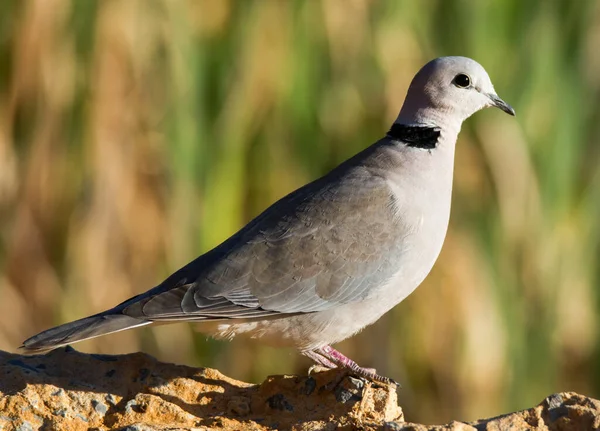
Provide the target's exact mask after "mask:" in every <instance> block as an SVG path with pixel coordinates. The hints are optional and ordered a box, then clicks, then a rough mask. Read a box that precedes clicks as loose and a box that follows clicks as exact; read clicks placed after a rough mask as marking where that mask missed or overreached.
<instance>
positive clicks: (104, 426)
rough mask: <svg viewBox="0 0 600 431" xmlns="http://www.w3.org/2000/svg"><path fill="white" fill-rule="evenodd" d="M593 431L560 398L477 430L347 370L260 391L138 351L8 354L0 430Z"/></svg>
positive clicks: (582, 408) (273, 383)
mask: <svg viewBox="0 0 600 431" xmlns="http://www.w3.org/2000/svg"><path fill="white" fill-rule="evenodd" d="M340 428H341V429H347V430H352V429H366V430H480V431H481V430H538V429H549V430H590V429H598V428H600V401H597V400H594V399H591V398H587V397H584V396H582V395H578V394H575V393H562V394H554V395H552V396H550V397H548V398H547V399H546V400H544V401H543V402H542V403H541V404H539V405H538V406H537V407H534V408H531V409H529V410H524V411H521V412H517V413H511V414H507V415H504V416H500V417H496V418H492V419H485V420H480V421H477V422H472V423H462V422H452V423H450V424H447V425H442V426H425V425H419V424H413V423H407V422H404V418H403V415H402V409H401V408H400V407H399V406H398V403H397V397H396V390H395V388H392V387H385V386H381V385H375V384H371V383H365V382H363V381H362V380H359V379H356V378H353V377H351V376H348V375H346V374H345V373H344V372H340V371H336V370H333V371H326V372H321V373H316V374H313V375H311V376H271V377H269V378H267V379H266V380H265V381H264V382H263V383H262V384H260V385H251V384H248V383H244V382H240V381H237V380H233V379H230V378H229V377H227V376H224V375H223V374H221V373H219V372H218V371H216V370H212V369H209V368H192V367H187V366H182V365H173V364H167V363H162V362H159V361H157V360H156V359H154V358H152V357H151V356H148V355H145V354H142V353H134V354H130V355H122V356H108V355H88V354H84V353H80V352H77V351H75V350H73V349H71V348H66V349H60V350H55V351H53V352H50V353H48V354H46V355H40V356H20V355H16V354H11V353H6V352H2V351H0V430H7V431H12V430H15V431H33V430H72V431H79V430H86V431H88V430H90V431H91V430H98V431H99V430H113V429H116V430H123V431H152V430H209V429H220V430H266V429H281V430H283V429H294V430H317V429H319V430H320V429H326V430H329V429H331V430H333V429H340Z"/></svg>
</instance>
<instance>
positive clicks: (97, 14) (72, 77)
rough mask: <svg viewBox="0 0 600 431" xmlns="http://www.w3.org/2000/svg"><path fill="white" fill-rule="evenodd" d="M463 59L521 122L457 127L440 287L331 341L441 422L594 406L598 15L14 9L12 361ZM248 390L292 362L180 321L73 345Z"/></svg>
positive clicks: (428, 6) (370, 126)
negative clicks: (219, 377) (167, 365)
mask: <svg viewBox="0 0 600 431" xmlns="http://www.w3.org/2000/svg"><path fill="white" fill-rule="evenodd" d="M442 55H466V56H470V57H473V58H475V59H476V60H478V61H479V62H480V63H482V64H483V65H484V66H485V67H486V69H487V70H488V72H489V74H490V76H491V78H492V80H493V82H494V83H495V86H496V90H497V91H498V94H499V95H500V96H501V97H503V98H504V99H505V100H507V101H508V102H509V103H511V104H512V105H513V106H514V107H515V109H516V111H517V115H518V116H517V118H516V119H515V118H512V117H509V116H507V115H505V114H503V113H502V112H500V111H498V110H487V111H484V112H481V113H478V114H476V115H475V116H474V117H473V118H472V119H470V120H469V121H467V123H466V124H465V125H464V127H463V132H462V133H461V135H460V138H459V142H458V147H457V155H456V172H455V183H454V196H453V210H452V217H451V224H450V230H449V233H448V236H447V239H446V242H445V245H444V249H443V251H442V254H441V256H440V259H439V260H438V263H437V265H436V266H435V268H434V270H433V271H432V273H431V275H430V276H429V277H428V279H427V280H426V281H425V283H424V284H423V285H422V286H421V287H420V288H419V289H417V291H416V292H415V293H414V294H413V295H411V296H410V297H409V298H408V299H407V300H406V301H404V302H403V303H402V304H401V305H399V306H398V307H396V308H395V309H394V310H393V311H391V312H390V313H388V314H387V315H386V316H385V317H384V318H382V319H381V320H380V321H379V322H377V324H375V325H373V326H372V327H369V328H368V329H366V330H365V331H363V332H362V333H361V334H360V335H358V336H355V337H354V338H352V339H350V340H348V341H346V342H344V343H341V344H339V345H338V346H337V347H338V348H339V349H340V350H341V351H342V352H344V353H345V354H347V355H349V356H350V357H352V358H354V359H355V360H356V361H357V362H359V363H360V364H362V365H364V366H370V367H375V368H377V369H378V371H379V372H380V373H382V374H384V375H388V376H390V377H393V378H395V379H397V380H399V381H400V382H401V383H402V385H403V387H404V388H403V389H402V390H400V391H399V396H400V400H401V403H402V405H403V407H404V409H405V413H406V417H407V418H408V419H409V420H411V421H422V422H425V423H430V424H431V423H441V422H447V421H449V420H451V419H458V420H472V419H476V418H479V417H485V416H491V415H496V414H500V413H503V412H507V411H509V410H515V409H521V408H525V407H529V406H532V405H534V404H536V403H538V402H540V401H541V400H542V399H543V398H544V397H545V396H547V395H549V394H551V393H553V392H558V391H566V390H575V391H579V392H581V393H584V394H586V395H590V396H595V397H599V396H600V335H599V332H598V312H599V311H600V296H599V295H598V287H599V281H600V280H599V276H600V265H598V260H599V259H598V258H599V243H600V224H599V223H598V221H599V216H600V145H599V142H600V103H599V102H600V94H599V92H600V4H599V3H598V2H595V1H584V0H581V1H577V2H572V1H570V0H552V1H551V0H539V1H528V2H524V1H522V0H490V1H486V2H479V1H468V0H452V1H451V0H428V1H425V0H424V1H419V2H414V1H408V0H406V1H402V0H388V1H383V0H382V1H375V0H372V1H368V0H324V1H316V0H307V1H300V0H299V1H283V0H263V1H250V0H243V1H242V0H238V1H233V0H231V1H227V0H219V1H214V0H203V1H200V0H197V1H194V0H189V1H186V0H162V1H161V0H123V1H93V0H85V1H77V0H37V1H20V0H4V1H2V2H0V349H5V350H9V351H15V350H16V348H17V347H18V346H19V345H20V343H21V341H23V339H25V338H26V337H28V336H31V335H33V334H34V333H36V332H38V331H40V330H42V329H45V328H48V327H49V326H52V325H56V324H59V323H64V322H66V321H68V320H72V319H76V318H79V317H83V316H86V315H88V314H92V313H95V312H98V311H101V310H104V309H105V308H109V307H111V306H113V305H115V304H117V303H118V302H121V301H122V300H124V299H126V298H128V297H130V296H131V295H134V294H136V293H140V292H142V291H145V290H147V289H149V288H150V287H152V286H154V285H155V284H157V283H159V282H160V281H162V279H163V278H164V277H166V276H167V275H169V274H170V273H171V272H172V271H174V270H176V269H177V268H179V267H180V266H182V265H183V264H185V263H187V262H188V261H190V260H192V259H193V258H194V257H196V256H197V255H199V254H201V253H203V252H205V251H207V250H208V249H210V248H212V247H213V246H215V245H217V244H218V243H219V242H220V241H222V240H224V239H225V238H227V237H228V236H229V235H231V234H232V233H233V232H235V231H236V230H237V229H239V228H240V227H241V226H242V225H243V224H245V223H246V222H247V221H249V220H250V219H251V218H252V217H253V216H255V215H257V214H258V213H259V212H260V211H262V210H263V209H264V208H266V207H267V206H268V205H269V204H271V203H272V202H273V201H275V200H276V199H278V198H279V197H281V196H283V195H285V194H287V193H288V192H290V191H292V190H293V189H295V188H297V187H299V186H301V185H303V184H305V183H306V182H308V181H310V180H312V179H314V178H316V177H318V176H319V175H322V174H324V173H325V172H327V171H328V170H329V169H331V168H332V167H334V166H335V165H336V164H338V163H339V162H341V161H343V160H344V159H346V158H348V157H349V156H351V155H353V154H354V153H356V152H358V151H360V150H361V149H363V148H365V147H366V146H367V145H369V144H370V143H372V142H374V141H376V140H377V139H379V138H380V137H382V136H383V135H384V133H385V132H386V131H387V129H388V127H389V126H390V124H391V122H392V121H393V119H394V118H395V116H396V114H397V112H398V110H399V109H400V106H401V105H402V102H403V99H404V95H405V92H406V89H407V87H408V84H409V82H410V79H411V78H412V76H413V75H414V74H415V73H416V71H417V70H418V69H419V68H420V67H421V66H422V65H423V64H424V63H425V62H427V61H428V60H430V59H432V58H434V57H438V56H442ZM76 348H78V349H81V350H84V351H89V352H92V351H93V352H104V353H126V352H133V351H137V350H143V351H145V352H148V353H150V354H152V355H155V356H156V357H158V358H159V359H161V360H165V361H175V362H178V363H185V364H189V365H196V366H200V365H202V366H210V367H217V368H219V369H220V370H221V371H222V372H224V373H226V374H228V375H230V376H232V377H235V378H238V379H242V380H246V381H250V382H260V381H262V379H264V378H265V377H266V376H267V375H268V374H274V373H292V372H295V373H305V372H306V368H307V366H308V365H309V362H308V361H307V360H306V359H305V358H303V357H301V356H300V355H298V354H297V353H295V352H294V351H291V350H276V349H271V348H266V347H263V346H259V345H256V344H255V343H254V342H249V341H247V340H242V339H239V340H235V341H233V342H217V341H211V340H207V339H206V337H204V336H202V335H201V334H198V333H196V332H195V331H193V328H192V326H191V325H187V324H177V325H169V326H163V327H159V328H156V329H138V330H135V331H128V332H124V333H119V334H115V335H111V336H107V337H103V338H99V339H96V340H93V341H89V342H85V343H82V344H78V345H76Z"/></svg>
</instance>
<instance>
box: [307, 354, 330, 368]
mask: <svg viewBox="0 0 600 431" xmlns="http://www.w3.org/2000/svg"><path fill="white" fill-rule="evenodd" d="M302 354H303V355H305V356H306V357H308V358H310V359H312V360H313V361H315V363H317V364H318V365H321V366H323V367H325V368H337V365H336V364H334V363H333V362H331V361H330V360H329V359H327V358H326V357H324V356H323V355H321V354H320V353H318V352H314V351H312V350H307V351H306V352H302Z"/></svg>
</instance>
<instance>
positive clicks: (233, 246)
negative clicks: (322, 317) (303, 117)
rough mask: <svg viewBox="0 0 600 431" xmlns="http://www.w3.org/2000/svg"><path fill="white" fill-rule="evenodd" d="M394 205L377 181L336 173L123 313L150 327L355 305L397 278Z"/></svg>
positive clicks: (364, 174) (358, 173) (356, 170)
mask: <svg viewBox="0 0 600 431" xmlns="http://www.w3.org/2000/svg"><path fill="white" fill-rule="evenodd" d="M340 171H341V172H340ZM336 175H337V176H338V178H335V176H336ZM332 176H333V177H334V178H331V177H332ZM392 207H393V197H392V194H391V192H390V189H389V187H388V186H387V185H386V182H385V179H384V178H382V177H380V176H377V175H373V174H371V173H370V172H369V171H368V169H366V168H364V167H362V166H358V167H356V166H352V167H351V168H350V169H348V168H347V167H346V169H344V168H343V166H342V167H340V168H339V169H338V170H334V171H332V173H330V175H328V176H325V177H323V178H321V179H320V180H317V181H315V182H313V183H311V184H308V185H306V186H304V187H303V188H300V189H298V190H296V191H295V192H293V193H291V194H290V195H288V196H286V197H284V198H283V199H281V200H280V201H278V202H276V203H275V204H274V205H272V206H271V207H270V208H269V209H267V210H266V211H265V212H263V213H262V214H261V215H259V216H258V217H257V218H255V219H254V220H253V221H252V222H250V223H249V224H248V225H247V226H245V227H244V228H243V229H242V230H241V231H239V232H238V233H237V234H235V235H234V236H232V237H231V238H230V239H228V240H227V241H225V242H224V243H222V244H221V245H220V246H218V247H216V248H215V249H213V250H211V251H210V252H208V253H206V254H204V255H203V256H200V257H199V258H198V259H196V260H195V261H193V262H191V263H189V264H188V265H187V266H185V267H183V268H182V269H181V270H179V271H177V272H176V273H175V274H173V275H172V276H170V277H169V278H168V279H167V280H165V282H163V283H162V284H161V285H159V286H158V287H156V288H155V289H153V290H151V291H149V292H148V293H147V294H142V295H140V297H139V298H134V299H133V300H130V301H127V303H124V304H123V305H124V307H123V311H122V312H123V313H124V314H127V315H130V316H133V317H138V318H144V319H148V320H180V319H182V320H183V319H185V320H205V319H227V318H254V317H264V316H270V315H276V314H280V313H286V314H287V313H308V312H315V311H322V310H327V309H329V308H331V307H335V306H336V305H339V304H345V303H349V302H353V301H360V300H362V299H365V298H367V297H368V296H370V295H371V294H373V293H374V290H376V289H377V288H378V287H380V286H381V285H383V284H384V283H385V281H386V280H387V279H389V278H390V277H391V276H392V275H393V273H394V272H395V271H396V270H397V263H396V262H397V259H398V257H399V254H400V253H401V252H402V250H401V249H400V248H401V244H402V241H401V240H400V238H399V235H401V234H402V232H401V229H399V228H398V223H397V218H396V217H395V216H394V209H393V208H392Z"/></svg>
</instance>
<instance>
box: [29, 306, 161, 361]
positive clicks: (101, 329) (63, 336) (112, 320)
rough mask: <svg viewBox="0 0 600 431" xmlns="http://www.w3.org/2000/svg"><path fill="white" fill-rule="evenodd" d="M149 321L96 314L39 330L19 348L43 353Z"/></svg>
mask: <svg viewBox="0 0 600 431" xmlns="http://www.w3.org/2000/svg"><path fill="white" fill-rule="evenodd" d="M150 323H152V322H150V321H148V320H141V319H136V318H135V317H130V316H125V315H123V314H102V313H101V314H96V315H95V316H90V317H85V318H83V319H79V320H75V321H74V322H69V323H65V324H64V325H60V326H57V327H55V328H50V329H47V330H46V331H43V332H40V333H39V334H37V335H34V336H33V337H31V338H28V339H27V340H25V341H24V342H23V345H22V346H21V349H23V350H24V353H43V352H46V351H49V350H52V349H55V348H57V347H62V346H66V345H67V344H71V343H76V342H78V341H83V340H88V339H90V338H95V337H99V336H101V335H106V334H111V333H113V332H119V331H124V330H126V329H131V328H137V327H139V326H144V325H149V324H150Z"/></svg>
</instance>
